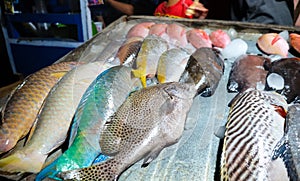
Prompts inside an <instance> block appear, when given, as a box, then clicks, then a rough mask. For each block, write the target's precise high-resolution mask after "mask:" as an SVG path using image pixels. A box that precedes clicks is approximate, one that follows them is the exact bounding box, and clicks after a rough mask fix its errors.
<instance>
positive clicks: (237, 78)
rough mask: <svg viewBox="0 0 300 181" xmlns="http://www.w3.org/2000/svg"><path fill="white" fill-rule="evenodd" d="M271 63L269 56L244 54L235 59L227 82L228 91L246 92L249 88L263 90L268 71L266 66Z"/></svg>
mask: <svg viewBox="0 0 300 181" xmlns="http://www.w3.org/2000/svg"><path fill="white" fill-rule="evenodd" d="M267 64H271V60H270V59H269V58H268V57H265V56H260V55H248V54H244V55H241V56H240V57H238V58H237V60H235V62H234V63H233V65H232V68H231V70H230V74H229V79H228V83H227V90H228V92H244V91H246V90H248V89H259V90H263V89H264V88H265V84H266V78H267V74H268V71H267V70H265V68H264V66H265V65H266V66H267Z"/></svg>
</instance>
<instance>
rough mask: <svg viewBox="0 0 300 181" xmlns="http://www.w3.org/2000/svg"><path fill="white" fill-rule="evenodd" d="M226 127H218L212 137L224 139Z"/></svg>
mask: <svg viewBox="0 0 300 181" xmlns="http://www.w3.org/2000/svg"><path fill="white" fill-rule="evenodd" d="M225 131H226V126H220V127H219V128H218V130H217V131H215V132H214V135H215V136H216V137H218V138H220V139H223V138H224V137H225Z"/></svg>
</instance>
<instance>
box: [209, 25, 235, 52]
mask: <svg viewBox="0 0 300 181" xmlns="http://www.w3.org/2000/svg"><path fill="white" fill-rule="evenodd" d="M209 38H210V40H211V42H212V44H213V46H215V47H219V48H225V47H226V46H227V45H228V44H229V43H230V42H231V39H230V36H229V35H228V34H227V33H226V32H225V31H224V30H221V29H218V30H215V31H213V32H211V33H210V34H209Z"/></svg>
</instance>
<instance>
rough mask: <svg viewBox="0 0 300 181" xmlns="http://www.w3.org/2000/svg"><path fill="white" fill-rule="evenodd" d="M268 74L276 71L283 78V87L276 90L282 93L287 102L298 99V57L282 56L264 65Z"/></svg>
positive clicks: (299, 62)
mask: <svg viewBox="0 0 300 181" xmlns="http://www.w3.org/2000/svg"><path fill="white" fill-rule="evenodd" d="M266 68H267V69H268V71H269V74H272V73H276V74H278V75H280V76H281V77H282V78H283V79H284V87H283V89H281V90H277V91H276V92H278V93H280V94H282V95H284V96H285V97H286V100H287V102H288V103H291V102H294V101H299V100H300V86H299V85H300V58H297V57H293V58H282V59H279V60H277V61H274V62H272V63H271V64H270V66H269V67H266Z"/></svg>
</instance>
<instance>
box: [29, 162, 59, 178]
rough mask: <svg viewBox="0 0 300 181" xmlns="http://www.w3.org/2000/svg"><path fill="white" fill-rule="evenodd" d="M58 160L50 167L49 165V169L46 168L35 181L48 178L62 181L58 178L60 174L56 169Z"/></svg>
mask: <svg viewBox="0 0 300 181" xmlns="http://www.w3.org/2000/svg"><path fill="white" fill-rule="evenodd" d="M57 160H58V159H56V160H55V161H53V162H52V163H51V164H50V165H48V166H47V167H45V168H44V169H43V170H42V171H41V172H40V173H39V174H38V175H37V176H36V177H35V181H42V180H43V179H45V178H46V177H49V178H52V179H55V180H61V179H60V178H58V177H56V174H58V173H59V172H58V170H57V167H56V163H57Z"/></svg>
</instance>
